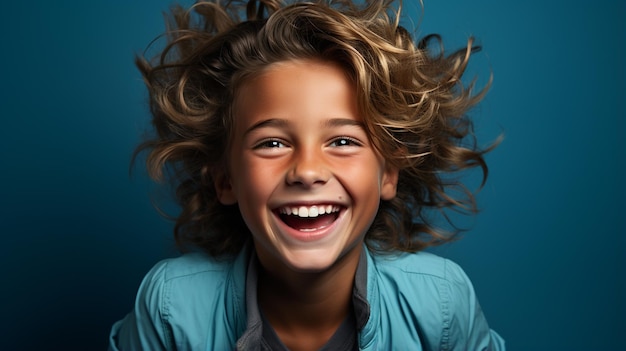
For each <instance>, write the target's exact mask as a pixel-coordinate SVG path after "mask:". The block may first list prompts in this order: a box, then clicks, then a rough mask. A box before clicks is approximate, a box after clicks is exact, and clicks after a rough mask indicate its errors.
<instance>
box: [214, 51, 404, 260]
mask: <svg viewBox="0 0 626 351" xmlns="http://www.w3.org/2000/svg"><path fill="white" fill-rule="evenodd" d="M233 116H234V120H235V123H234V132H233V136H232V140H231V149H230V154H229V156H230V157H229V159H230V163H229V170H228V174H229V176H227V177H225V179H221V180H219V181H217V182H216V187H217V191H218V194H219V198H220V201H221V202H222V203H224V204H234V203H238V205H239V209H240V211H241V214H242V216H243V218H244V220H245V222H246V224H247V226H248V227H249V229H250V231H251V232H252V236H253V240H254V244H255V248H256V251H257V254H258V256H259V259H260V260H261V263H262V264H263V266H264V267H265V268H266V269H268V270H271V269H272V267H274V268H276V269H281V268H287V269H290V270H293V271H297V272H321V271H324V270H327V269H329V268H331V267H333V266H334V265H335V264H336V263H337V262H338V261H339V260H340V259H342V258H343V257H346V256H348V255H347V254H348V253H350V252H353V253H354V252H360V249H361V244H362V242H363V239H364V236H365V233H366V232H367V230H368V228H369V227H370V225H371V223H372V221H373V220H374V217H375V216H376V213H377V211H378V206H379V202H380V200H381V199H383V200H389V199H391V198H393V197H394V196H395V192H396V183H397V171H394V170H392V169H389V168H388V167H386V166H385V162H384V159H383V158H382V157H381V156H380V155H379V154H378V153H377V152H376V150H375V149H374V148H373V146H372V145H371V143H370V141H369V139H368V136H367V133H366V131H365V129H364V126H363V120H362V117H361V115H360V113H359V111H358V108H357V104H356V96H355V86H354V84H353V83H352V82H351V81H350V79H349V78H348V77H347V76H346V74H345V73H344V71H343V70H342V68H341V67H340V66H338V65H336V64H334V63H330V62H326V61H317V60H300V61H286V62H280V63H275V64H273V65H271V66H270V67H269V68H268V69H267V70H266V71H264V72H263V73H262V74H261V75H260V76H257V77H255V78H253V79H250V80H248V81H246V82H245V83H244V84H243V85H242V86H241V88H240V89H239V90H238V92H237V98H236V99H235V103H234V106H233ZM350 256H351V257H352V256H354V257H355V258H354V259H358V255H350Z"/></svg>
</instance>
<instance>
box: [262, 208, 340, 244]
mask: <svg viewBox="0 0 626 351" xmlns="http://www.w3.org/2000/svg"><path fill="white" fill-rule="evenodd" d="M322 203H323V204H329V203H328V202H321V203H320V202H317V203H316V204H317V205H319V204H322ZM316 204H309V205H303V204H302V203H298V205H299V206H315V205H316ZM298 205H296V204H289V205H287V206H289V207H292V206H298ZM334 206H338V207H339V212H338V214H337V218H336V219H335V220H334V221H333V222H332V224H330V225H328V226H325V227H323V228H317V229H312V230H298V229H295V228H292V227H290V226H289V225H287V223H285V222H284V221H283V220H282V219H281V218H280V213H279V211H278V209H279V208H280V207H278V208H277V209H275V210H274V211H272V215H273V216H274V221H275V223H276V225H277V226H278V230H279V233H280V234H281V235H282V236H283V237H284V238H285V239H286V240H287V241H289V242H292V243H293V244H299V243H300V244H302V243H314V242H318V241H321V240H323V239H325V238H327V237H329V236H331V235H332V234H333V233H334V232H335V229H336V228H337V226H338V225H339V223H340V222H342V220H343V217H344V215H345V212H346V207H345V206H343V205H337V204H335V205H334ZM281 207H284V206H281Z"/></svg>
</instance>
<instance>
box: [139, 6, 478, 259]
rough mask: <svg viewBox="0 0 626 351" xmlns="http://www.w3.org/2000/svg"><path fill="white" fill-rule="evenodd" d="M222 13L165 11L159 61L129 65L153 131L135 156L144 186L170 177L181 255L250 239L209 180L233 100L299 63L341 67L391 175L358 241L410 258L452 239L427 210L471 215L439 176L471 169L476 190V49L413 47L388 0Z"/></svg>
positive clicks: (467, 203)
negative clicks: (388, 190) (471, 79)
mask: <svg viewBox="0 0 626 351" xmlns="http://www.w3.org/2000/svg"><path fill="white" fill-rule="evenodd" d="M225 3H226V4H225V5H220V2H219V1H215V2H209V1H200V2H197V3H196V4H195V5H194V6H193V7H192V8H190V9H189V10H185V9H183V8H181V7H178V6H177V7H174V8H173V9H172V12H171V16H170V22H169V30H168V32H167V40H168V42H167V44H166V46H165V48H164V49H163V50H162V51H161V53H160V55H158V56H157V57H156V58H155V59H154V60H152V61H150V60H148V59H146V58H144V57H138V58H137V60H136V63H137V66H138V67H139V69H140V70H141V73H142V74H143V76H144V79H145V82H146V85H147V87H148V91H149V94H150V106H151V112H152V115H153V125H154V127H155V130H156V132H157V135H156V136H155V137H154V138H153V139H151V140H148V141H146V142H145V143H143V144H142V145H141V146H140V147H139V148H138V152H140V151H142V150H147V151H149V154H148V158H147V165H148V170H149V173H150V175H151V176H152V177H153V178H154V179H156V180H162V179H163V178H164V174H163V170H164V169H166V170H168V171H170V172H169V173H168V176H167V177H168V178H169V179H170V180H171V181H173V183H174V185H175V187H176V196H177V200H178V202H179V204H180V206H181V208H182V211H181V213H180V215H179V216H178V217H177V220H176V226H175V230H174V231H175V237H176V241H177V244H178V245H179V247H180V248H181V249H183V250H184V249H186V248H187V247H188V245H189V244H191V245H192V246H196V247H199V248H201V249H203V250H205V251H207V252H208V253H209V254H211V255H214V256H217V255H222V254H229V253H236V252H238V251H239V250H240V249H241V247H242V245H243V244H244V243H245V242H246V241H247V240H248V238H249V237H250V234H249V230H248V229H247V228H246V226H245V224H244V221H243V219H242V218H241V215H240V213H239V210H238V208H237V207H236V206H224V205H222V204H220V203H219V201H218V199H217V196H216V191H215V188H214V180H213V174H215V171H216V170H219V169H223V168H225V165H226V164H227V162H228V160H227V159H226V156H227V152H226V150H227V148H228V141H229V136H230V134H231V131H232V125H233V121H232V115H231V105H232V102H233V97H234V94H235V92H236V90H237V87H238V85H239V84H240V83H241V82H242V81H245V80H246V79H247V78H249V77H251V76H253V75H255V74H258V73H259V72H261V71H262V70H263V69H264V68H266V67H267V66H269V65H270V64H272V63H275V62H280V61H286V60H292V59H306V58H318V59H323V60H330V61H333V62H337V63H339V64H341V65H342V67H344V68H345V70H346V72H347V73H348V74H349V76H350V77H351V78H352V79H353V80H354V83H355V84H356V87H357V99H358V104H359V108H360V109H361V112H362V113H363V115H364V120H365V124H366V129H367V132H368V134H369V136H370V138H371V141H372V143H373V144H374V146H375V148H376V149H377V150H378V151H379V152H380V153H381V154H382V155H383V156H384V157H385V159H386V160H387V162H388V164H390V165H392V166H393V167H396V168H397V169H398V170H399V181H398V189H397V196H396V197H395V198H394V199H393V200H391V201H382V202H381V206H380V209H379V212H378V214H377V216H376V218H375V220H374V223H373V225H372V227H371V228H370V230H369V232H368V233H367V235H366V242H367V244H368V245H369V246H370V248H372V249H375V250H379V251H394V250H400V251H418V250H421V249H423V248H425V247H427V246H431V245H437V244H441V243H443V242H446V241H448V240H451V239H452V238H453V237H454V236H455V234H456V233H457V231H446V230H443V229H441V228H437V227H436V226H435V225H434V223H431V222H432V220H431V219H429V218H428V213H429V210H443V209H447V208H454V209H461V210H464V211H469V212H475V211H476V202H475V199H474V196H473V194H472V193H471V192H470V191H468V190H467V189H466V188H465V187H464V185H463V184H462V183H460V182H458V181H456V180H451V178H450V177H448V175H450V174H455V173H456V172H459V171H463V170H466V169H469V168H473V167H476V166H478V167H479V168H480V169H482V174H483V179H482V180H483V183H484V181H485V180H486V177H487V166H486V164H485V160H484V158H483V155H484V153H485V152H486V151H488V150H489V149H490V148H487V149H480V148H478V147H477V146H476V142H475V139H474V136H473V133H472V122H471V120H469V119H468V117H467V115H466V113H467V111H468V110H469V109H470V108H471V107H472V106H474V105H475V104H476V103H477V102H478V101H480V100H481V99H482V97H483V95H484V93H485V91H486V88H485V89H482V90H481V91H479V92H478V93H475V92H474V89H473V88H474V86H473V83H470V84H468V85H465V84H464V83H463V82H462V81H461V77H462V75H463V73H464V71H465V69H466V66H467V64H468V61H469V57H470V55H471V53H472V52H473V51H474V50H475V49H476V48H475V47H474V46H473V41H472V39H471V38H470V39H469V40H468V42H467V46H466V47H465V48H463V49H461V50H458V51H455V52H453V53H452V54H450V55H444V52H443V45H442V44H441V39H440V37H439V36H437V35H430V36H427V37H424V38H423V39H421V40H420V41H419V42H417V43H414V41H413V39H412V37H411V35H410V34H409V32H408V31H407V30H406V29H404V28H403V27H401V26H400V25H399V24H398V21H399V13H394V12H393V10H392V8H391V1H388V0H387V1H366V2H365V4H364V5H355V4H353V3H352V2H351V1H316V2H314V3H308V2H307V3H300V2H294V3H292V4H290V5H281V2H280V1H278V0H251V1H245V2H244V1H226V2H225ZM241 17H245V20H242V19H241ZM433 43H434V44H435V45H433ZM457 190H461V191H460V192H459V191H457ZM452 194H455V195H452Z"/></svg>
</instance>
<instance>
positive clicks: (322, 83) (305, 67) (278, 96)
mask: <svg viewBox="0 0 626 351" xmlns="http://www.w3.org/2000/svg"><path fill="white" fill-rule="evenodd" d="M296 100H297V101H298V102H299V103H301V104H315V103H319V102H320V101H324V100H325V101H328V102H329V103H330V102H332V103H333V104H335V105H337V104H343V105H345V106H342V107H343V108H349V109H350V110H357V106H356V87H355V84H354V83H353V81H352V79H351V78H350V76H349V75H348V74H347V72H346V70H345V69H344V68H343V67H342V66H341V65H339V64H338V63H335V62H333V61H326V60H289V61H280V62H276V63H272V64H270V65H268V66H266V67H265V68H263V69H262V70H261V71H258V72H256V73H254V74H251V75H248V76H247V77H245V78H243V79H242V81H241V82H240V84H239V86H238V88H237V89H236V91H235V98H234V101H233V112H234V114H235V115H241V114H242V113H243V114H247V113H251V112H254V111H250V109H259V108H261V107H265V108H274V109H276V108H280V107H281V106H282V107H285V108H287V107H289V106H293V105H294V102H295V101H296ZM298 107H299V108H302V109H306V108H307V106H298ZM309 107H311V108H317V107H316V106H309Z"/></svg>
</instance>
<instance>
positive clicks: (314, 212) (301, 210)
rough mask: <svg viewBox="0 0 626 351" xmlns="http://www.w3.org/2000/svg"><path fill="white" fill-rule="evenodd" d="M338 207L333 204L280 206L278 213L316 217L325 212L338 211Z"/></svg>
mask: <svg viewBox="0 0 626 351" xmlns="http://www.w3.org/2000/svg"><path fill="white" fill-rule="evenodd" d="M338 211H339V207H337V206H333V205H315V206H299V207H281V208H280V213H282V214H286V215H294V216H298V217H317V216H319V215H323V214H326V213H332V212H338Z"/></svg>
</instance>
